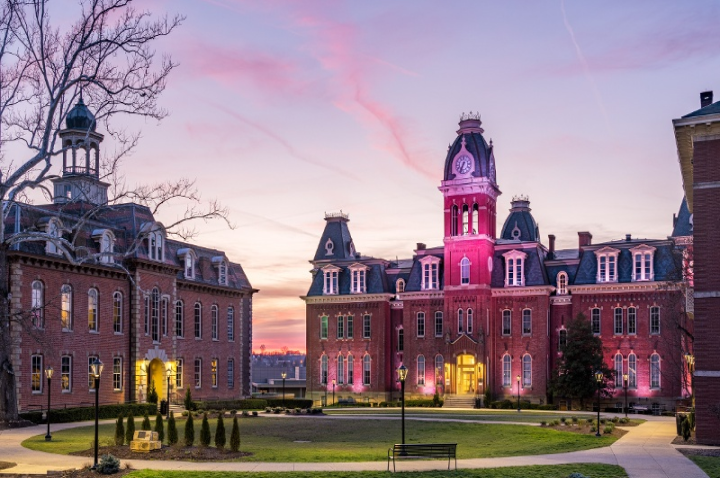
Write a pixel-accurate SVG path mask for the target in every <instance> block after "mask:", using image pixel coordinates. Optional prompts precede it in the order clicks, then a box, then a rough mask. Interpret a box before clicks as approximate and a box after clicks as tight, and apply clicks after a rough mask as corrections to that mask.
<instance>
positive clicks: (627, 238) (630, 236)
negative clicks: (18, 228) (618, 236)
mask: <svg viewBox="0 0 720 478" xmlns="http://www.w3.org/2000/svg"><path fill="white" fill-rule="evenodd" d="M625 241H627V242H630V241H632V235H630V234H625Z"/></svg>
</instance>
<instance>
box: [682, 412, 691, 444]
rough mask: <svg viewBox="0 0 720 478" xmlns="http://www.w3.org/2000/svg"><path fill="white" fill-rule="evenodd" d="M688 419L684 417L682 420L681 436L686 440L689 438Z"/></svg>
mask: <svg viewBox="0 0 720 478" xmlns="http://www.w3.org/2000/svg"><path fill="white" fill-rule="evenodd" d="M690 432H691V429H690V419H689V418H687V417H685V419H684V420H683V422H682V437H683V440H685V441H688V440H689V439H690Z"/></svg>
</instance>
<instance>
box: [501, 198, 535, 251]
mask: <svg viewBox="0 0 720 478" xmlns="http://www.w3.org/2000/svg"><path fill="white" fill-rule="evenodd" d="M511 204H512V207H511V208H510V214H509V215H508V217H507V219H506V220H505V224H504V225H503V228H502V232H501V233H500V238H501V239H504V240H506V241H521V242H528V241H529V242H535V241H539V240H540V228H539V227H538V225H537V222H535V218H534V217H533V215H532V213H531V212H530V211H532V209H530V201H529V200H528V198H527V197H515V198H513V200H512V202H511Z"/></svg>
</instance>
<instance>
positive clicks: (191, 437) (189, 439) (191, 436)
mask: <svg viewBox="0 0 720 478" xmlns="http://www.w3.org/2000/svg"><path fill="white" fill-rule="evenodd" d="M194 444H195V424H194V423H193V417H192V413H188V418H187V421H186V422H185V446H193V445H194Z"/></svg>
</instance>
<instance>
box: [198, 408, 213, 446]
mask: <svg viewBox="0 0 720 478" xmlns="http://www.w3.org/2000/svg"><path fill="white" fill-rule="evenodd" d="M211 439H212V437H211V436H210V424H209V423H208V419H207V413H205V414H203V419H202V425H200V446H210V440H211Z"/></svg>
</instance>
